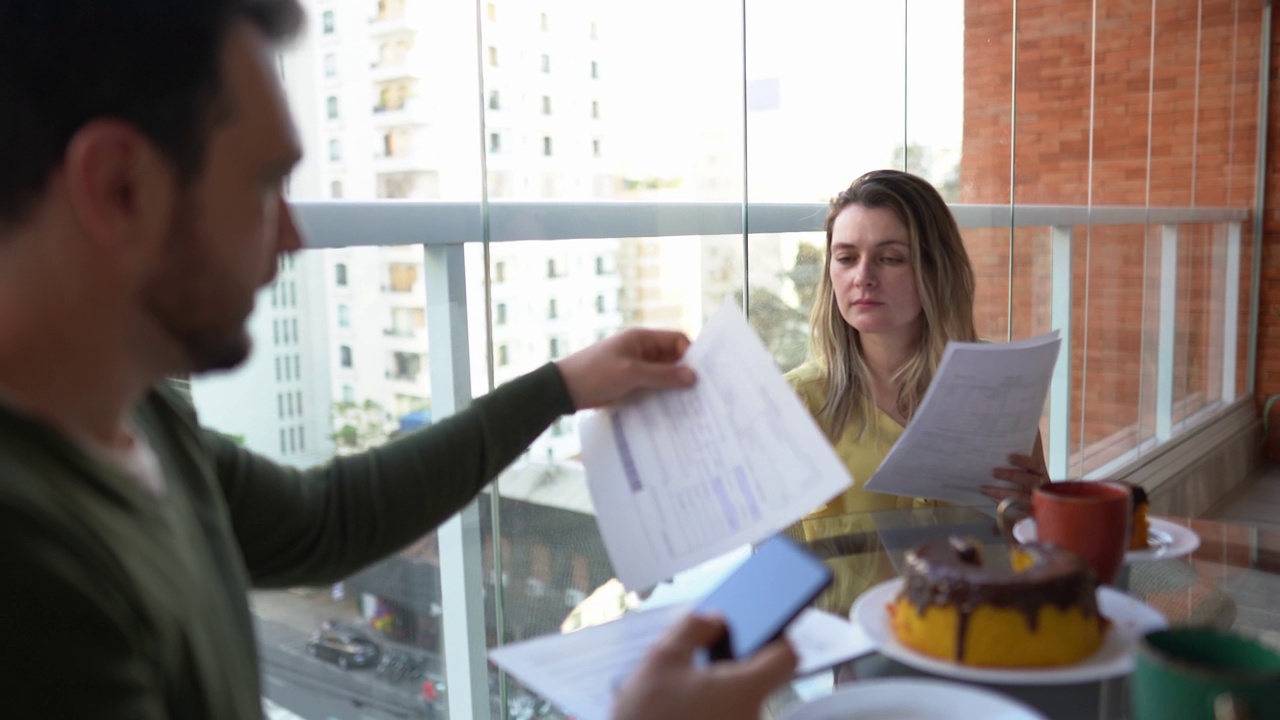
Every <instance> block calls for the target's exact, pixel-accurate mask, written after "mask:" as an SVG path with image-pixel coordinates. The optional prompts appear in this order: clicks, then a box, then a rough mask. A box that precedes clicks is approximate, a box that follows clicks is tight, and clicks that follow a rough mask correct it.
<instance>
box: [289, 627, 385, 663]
mask: <svg viewBox="0 0 1280 720" xmlns="http://www.w3.org/2000/svg"><path fill="white" fill-rule="evenodd" d="M307 654H308V655H310V656H312V657H314V658H316V659H319V660H324V661H325V662H331V663H333V664H335V665H337V666H338V667H340V668H343V669H346V668H367V667H373V666H374V665H377V664H378V658H379V657H381V655H382V649H381V648H379V647H378V644H377V643H375V642H374V641H372V640H370V639H369V638H367V637H364V636H363V635H359V634H357V633H351V632H342V631H337V630H321V631H319V632H317V633H315V634H313V635H312V636H311V637H310V639H308V640H307Z"/></svg>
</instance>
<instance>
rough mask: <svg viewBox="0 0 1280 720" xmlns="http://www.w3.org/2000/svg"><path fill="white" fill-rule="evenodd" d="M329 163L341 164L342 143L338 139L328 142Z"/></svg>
mask: <svg viewBox="0 0 1280 720" xmlns="http://www.w3.org/2000/svg"><path fill="white" fill-rule="evenodd" d="M329 162H342V142H341V141H339V140H338V138H333V139H331V140H329Z"/></svg>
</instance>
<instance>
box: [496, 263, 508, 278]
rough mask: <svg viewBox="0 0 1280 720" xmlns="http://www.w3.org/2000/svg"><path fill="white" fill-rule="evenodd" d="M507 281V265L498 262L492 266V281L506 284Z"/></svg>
mask: <svg viewBox="0 0 1280 720" xmlns="http://www.w3.org/2000/svg"><path fill="white" fill-rule="evenodd" d="M506 280H507V263H506V261H505V260H499V261H497V262H495V263H494V264H493V281H494V282H506Z"/></svg>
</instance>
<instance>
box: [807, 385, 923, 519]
mask: <svg viewBox="0 0 1280 720" xmlns="http://www.w3.org/2000/svg"><path fill="white" fill-rule="evenodd" d="M786 378H787V382H788V383H790V384H791V387H792V388H793V389H795V391H796V393H797V394H798V395H799V396H800V400H801V401H802V402H803V403H804V406H805V408H807V409H808V410H809V414H810V415H812V416H813V418H814V419H815V420H817V418H818V411H819V410H821V409H822V403H823V402H825V401H826V398H827V380H826V371H825V370H824V369H823V368H822V367H821V366H819V365H818V364H816V363H813V362H807V363H805V364H804V365H801V366H800V367H798V368H796V369H795V370H792V371H791V372H789V373H787V376H786ZM854 436H855V431H854V429H853V428H845V431H844V433H843V434H842V435H841V436H840V438H839V439H838V440H837V441H836V442H835V443H834V447H835V451H836V455H837V456H839V458H840V460H841V461H843V462H844V465H845V467H846V468H848V469H849V474H850V475H852V476H853V485H851V486H850V487H849V489H848V490H845V491H844V493H842V494H840V495H838V496H836V497H834V498H832V499H831V500H829V501H828V502H827V503H826V504H825V505H822V506H820V507H818V508H815V509H814V510H813V511H812V512H810V513H809V515H808V517H807V518H806V519H809V518H822V517H830V516H832V515H846V514H849V513H863V512H872V511H874V510H895V509H903V508H906V509H909V508H912V507H918V506H920V505H921V503H920V502H918V501H915V500H912V499H911V498H905V497H899V496H897V495H885V494H883V493H877V492H868V491H866V490H863V489H862V488H863V486H864V485H866V484H867V480H870V479H871V476H872V475H874V474H875V472H876V470H877V469H879V467H880V463H881V462H883V461H884V457H885V455H888V454H889V448H892V447H893V444H894V443H896V442H898V438H900V437H902V426H901V425H899V424H898V422H897V421H896V420H894V419H893V418H891V417H889V416H888V415H887V414H885V413H884V412H883V411H882V410H880V409H878V408H877V409H876V412H875V414H874V415H872V416H871V420H870V422H869V423H868V424H867V430H866V432H865V433H864V434H863V436H862V438H861V439H855V437H854Z"/></svg>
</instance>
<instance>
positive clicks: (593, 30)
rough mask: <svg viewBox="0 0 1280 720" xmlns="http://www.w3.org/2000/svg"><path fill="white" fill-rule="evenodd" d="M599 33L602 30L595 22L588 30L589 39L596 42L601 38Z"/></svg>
mask: <svg viewBox="0 0 1280 720" xmlns="http://www.w3.org/2000/svg"><path fill="white" fill-rule="evenodd" d="M599 33H600V28H599V27H597V26H596V24H595V23H594V22H593V23H591V27H590V28H589V29H588V30H587V37H589V38H591V39H592V40H595V39H596V38H598V37H600V34H599Z"/></svg>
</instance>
